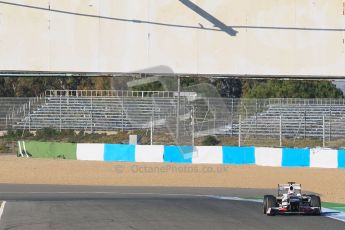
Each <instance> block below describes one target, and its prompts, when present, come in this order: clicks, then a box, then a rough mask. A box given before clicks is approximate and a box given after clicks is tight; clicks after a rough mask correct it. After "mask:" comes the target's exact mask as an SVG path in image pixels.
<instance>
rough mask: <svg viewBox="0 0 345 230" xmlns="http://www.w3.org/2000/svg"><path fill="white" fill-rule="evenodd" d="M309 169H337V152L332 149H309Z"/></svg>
mask: <svg viewBox="0 0 345 230" xmlns="http://www.w3.org/2000/svg"><path fill="white" fill-rule="evenodd" d="M310 167H315V168H338V151H337V150H334V149H321V148H315V149H310Z"/></svg>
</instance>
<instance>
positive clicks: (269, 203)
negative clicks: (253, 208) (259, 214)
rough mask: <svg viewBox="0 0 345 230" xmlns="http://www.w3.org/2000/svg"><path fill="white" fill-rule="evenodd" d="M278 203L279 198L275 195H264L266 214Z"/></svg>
mask: <svg viewBox="0 0 345 230" xmlns="http://www.w3.org/2000/svg"><path fill="white" fill-rule="evenodd" d="M276 205H277V199H276V197H275V196H272V195H265V196H264V204H263V210H264V214H267V211H268V210H269V209H270V208H273V207H276Z"/></svg>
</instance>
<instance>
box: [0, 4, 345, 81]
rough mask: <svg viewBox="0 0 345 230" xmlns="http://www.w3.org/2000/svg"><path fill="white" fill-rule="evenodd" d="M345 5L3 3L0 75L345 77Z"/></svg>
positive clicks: (0, 19) (0, 5)
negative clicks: (23, 72)
mask: <svg viewBox="0 0 345 230" xmlns="http://www.w3.org/2000/svg"><path fill="white" fill-rule="evenodd" d="M6 2H8V3H6ZM9 3H10V4H9ZM343 8H344V6H343V0H327V1H326V0H298V1H291V0H256V1H252V0H193V1H188V0H164V1H162V0H73V1H71V0H12V1H1V2H0V70H1V71H4V70H31V71H67V72H70V71H81V72H137V71H140V70H145V69H148V68H151V67H155V66H161V67H160V68H154V69H151V70H149V72H155V73H157V72H165V73H169V72H175V73H191V74H242V75H243V74H254V75H323V76H328V75H331V76H345V68H344V66H345V40H344V39H345V15H343V10H344V9H343Z"/></svg>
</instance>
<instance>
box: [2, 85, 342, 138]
mask: <svg viewBox="0 0 345 230" xmlns="http://www.w3.org/2000/svg"><path fill="white" fill-rule="evenodd" d="M9 100H11V101H7V102H6V101H5V99H3V102H2V103H3V104H4V106H2V113H3V114H2V117H5V118H6V119H5V121H4V120H3V121H2V123H1V124H2V126H1V127H2V130H5V129H10V128H13V129H26V130H30V131H34V130H37V129H42V128H47V127H51V128H54V129H57V130H62V129H73V130H83V131H89V132H95V131H119V130H142V129H151V128H153V129H154V130H155V132H160V131H161V132H164V133H170V134H174V133H176V130H177V127H179V128H180V130H179V132H180V136H182V137H183V136H185V137H191V136H193V135H194V137H198V136H205V135H229V136H238V135H239V134H240V135H241V136H242V137H243V139H245V138H246V137H262V138H266V137H271V138H272V137H279V136H280V137H284V138H324V139H325V138H327V139H329V140H331V139H334V138H343V137H345V101H344V100H343V99H232V98H205V97H199V96H198V95H197V94H196V93H193V92H182V93H181V94H180V97H178V94H177V93H176V92H165V91H114V90H94V91H92V90H88V91H82V90H78V91H67V90H66V91H64V90H51V91H47V92H46V95H45V96H43V97H38V98H11V99H9ZM5 105H7V107H5ZM178 106H179V108H180V109H179V111H180V114H179V116H177V111H178V109H177V108H178ZM6 111H7V114H6V115H4V114H5V112H6ZM177 117H178V118H177Z"/></svg>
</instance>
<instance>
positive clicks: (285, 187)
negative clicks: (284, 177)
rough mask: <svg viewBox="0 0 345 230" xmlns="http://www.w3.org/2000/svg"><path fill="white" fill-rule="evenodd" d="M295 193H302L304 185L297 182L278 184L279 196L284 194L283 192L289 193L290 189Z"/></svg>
mask: <svg viewBox="0 0 345 230" xmlns="http://www.w3.org/2000/svg"><path fill="white" fill-rule="evenodd" d="M291 189H292V191H293V192H294V193H299V194H301V193H302V185H301V184H296V183H288V184H278V196H282V195H283V194H287V193H288V192H289V191H290V190H291Z"/></svg>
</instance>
